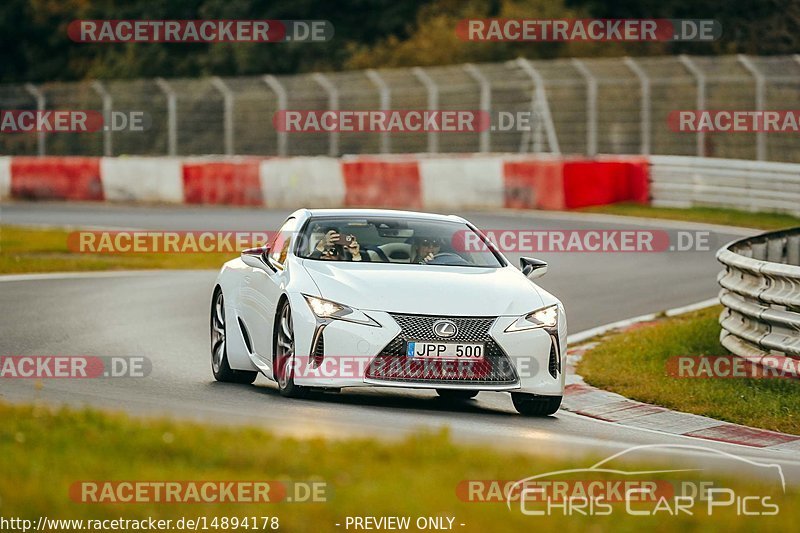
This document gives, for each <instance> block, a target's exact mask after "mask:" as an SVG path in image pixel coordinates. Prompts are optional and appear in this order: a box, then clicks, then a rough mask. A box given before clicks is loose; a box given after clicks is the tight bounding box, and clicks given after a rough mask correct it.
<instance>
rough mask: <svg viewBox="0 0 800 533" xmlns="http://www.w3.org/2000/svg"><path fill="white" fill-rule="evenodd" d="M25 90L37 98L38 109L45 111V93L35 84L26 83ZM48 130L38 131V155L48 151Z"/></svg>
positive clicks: (40, 155)
mask: <svg viewBox="0 0 800 533" xmlns="http://www.w3.org/2000/svg"><path fill="white" fill-rule="evenodd" d="M25 90H26V91H28V94H30V95H31V96H33V97H34V98H35V99H36V110H37V111H38V112H39V113H41V112H42V111H44V108H45V106H46V104H47V99H46V98H45V97H44V93H43V92H42V91H41V90H40V89H39V88H38V87H37V86H36V85H34V84H32V83H26V84H25ZM45 135H47V132H46V131H44V130H41V131H38V132H37V133H36V155H38V156H39V157H42V156H44V155H45V153H46V148H45V143H46V142H47V141H46V137H45Z"/></svg>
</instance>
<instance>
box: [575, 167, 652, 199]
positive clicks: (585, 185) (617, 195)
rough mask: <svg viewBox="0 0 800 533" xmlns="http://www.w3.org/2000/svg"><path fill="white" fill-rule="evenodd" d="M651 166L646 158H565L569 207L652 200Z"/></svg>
mask: <svg viewBox="0 0 800 533" xmlns="http://www.w3.org/2000/svg"><path fill="white" fill-rule="evenodd" d="M648 182H649V170H648V162H647V160H646V159H644V158H630V159H628V158H625V159H616V160H612V159H609V160H602V159H601V160H588V161H565V162H564V204H565V207H566V208H567V209H575V208H578V207H588V206H592V205H606V204H613V203H617V202H641V203H646V202H647V201H648V200H649V198H648V197H649V183H648Z"/></svg>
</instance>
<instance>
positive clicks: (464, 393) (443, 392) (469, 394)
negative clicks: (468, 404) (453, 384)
mask: <svg viewBox="0 0 800 533" xmlns="http://www.w3.org/2000/svg"><path fill="white" fill-rule="evenodd" d="M479 392H480V391H477V390H459V389H436V394H438V395H439V396H440V397H441V398H442V399H443V400H454V401H457V400H471V399H472V398H474V397H475V396H477V395H478V393H479Z"/></svg>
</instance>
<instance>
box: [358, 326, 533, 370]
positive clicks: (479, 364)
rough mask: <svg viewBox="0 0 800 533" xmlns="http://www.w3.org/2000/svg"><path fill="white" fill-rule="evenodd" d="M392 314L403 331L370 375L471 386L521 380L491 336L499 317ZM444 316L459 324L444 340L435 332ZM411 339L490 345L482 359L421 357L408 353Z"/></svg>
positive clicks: (376, 361) (377, 359)
mask: <svg viewBox="0 0 800 533" xmlns="http://www.w3.org/2000/svg"><path fill="white" fill-rule="evenodd" d="M390 314H391V313H390ZM391 316H392V318H393V319H394V320H395V321H396V322H397V324H398V325H399V326H400V333H399V334H398V335H397V337H395V338H394V339H392V341H391V342H389V344H387V345H386V347H385V348H384V349H383V350H381V353H380V354H378V355H377V356H376V357H375V358H374V359H373V360H372V361H371V362H370V365H369V367H368V368H367V374H366V377H367V378H371V379H379V380H383V381H398V382H412V381H424V382H427V383H434V384H448V383H462V384H463V383H469V384H471V385H481V384H487V385H510V384H514V383H516V382H517V379H518V378H517V372H516V369H515V368H514V366H513V364H512V363H511V360H510V359H509V358H508V355H506V353H505V352H504V351H503V349H502V348H501V347H500V345H499V344H497V342H495V340H494V339H492V337H491V336H489V329H490V328H491V327H492V323H494V320H495V319H494V318H493V317H439V316H427V315H401V314H391ZM441 319H447V320H450V321H452V322H453V323H455V325H456V328H457V332H456V334H455V335H454V336H452V337H449V338H446V339H443V338H440V337H437V336H436V335H435V334H434V333H433V324H434V322H436V321H437V320H441ZM408 341H431V342H482V343H484V345H485V347H486V348H485V353H484V359H483V360H482V361H437V360H419V359H414V358H410V357H407V356H406V349H407V346H408Z"/></svg>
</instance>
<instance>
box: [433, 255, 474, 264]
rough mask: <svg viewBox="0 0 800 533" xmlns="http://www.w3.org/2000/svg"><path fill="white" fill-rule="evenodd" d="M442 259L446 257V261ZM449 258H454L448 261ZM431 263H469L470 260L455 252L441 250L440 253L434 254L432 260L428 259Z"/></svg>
mask: <svg viewBox="0 0 800 533" xmlns="http://www.w3.org/2000/svg"><path fill="white" fill-rule="evenodd" d="M440 259H444V261H440ZM448 259H452V260H450V261H448ZM427 264H429V265H468V264H469V262H468V261H467V260H466V259H464V258H463V257H461V256H460V255H458V254H454V253H453V252H439V253H438V254H436V255H434V256H433V257H432V258H431V260H430V261H427Z"/></svg>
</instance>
